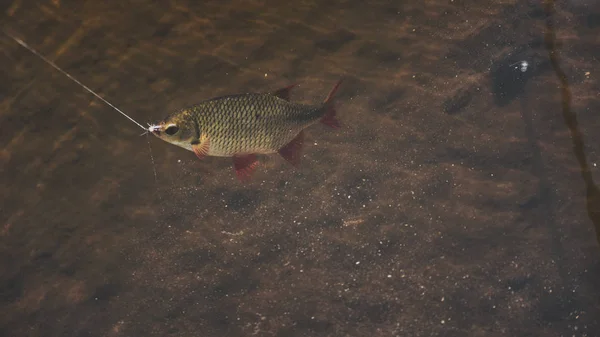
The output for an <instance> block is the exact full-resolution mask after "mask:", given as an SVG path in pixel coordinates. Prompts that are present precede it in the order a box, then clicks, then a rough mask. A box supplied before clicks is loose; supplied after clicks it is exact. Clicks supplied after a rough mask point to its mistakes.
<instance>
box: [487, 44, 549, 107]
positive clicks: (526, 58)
mask: <svg viewBox="0 0 600 337" xmlns="http://www.w3.org/2000/svg"><path fill="white" fill-rule="evenodd" d="M540 44H541V41H532V42H531V43H529V44H527V45H523V46H521V47H520V48H518V49H517V51H516V52H513V53H511V54H510V55H507V56H506V57H504V58H503V59H501V60H499V61H497V62H495V63H494V64H493V65H492V69H491V80H492V93H493V94H494V102H495V103H496V104H497V105H498V106H505V105H507V104H509V103H510V102H512V100H514V99H515V98H517V97H519V96H520V95H521V94H522V93H523V90H524V89H525V85H526V84H527V82H528V81H529V80H530V79H532V78H534V77H535V76H538V75H539V74H541V73H542V72H543V71H545V70H548V69H549V64H548V60H547V59H546V58H545V57H542V55H539V54H538V53H536V49H537V47H538V46H539V45H540ZM524 62H525V63H524Z"/></svg>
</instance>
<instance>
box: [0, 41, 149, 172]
mask: <svg viewBox="0 0 600 337" xmlns="http://www.w3.org/2000/svg"><path fill="white" fill-rule="evenodd" d="M2 32H3V33H4V34H6V36H8V37H10V38H11V39H13V40H15V42H17V43H18V44H20V45H21V46H22V47H24V48H25V49H27V50H29V51H30V52H32V53H33V54H34V55H36V56H38V57H39V58H41V59H42V60H43V61H44V62H46V63H48V64H49V65H51V66H52V67H53V68H54V69H56V70H58V71H60V72H61V73H63V74H64V75H65V76H67V77H68V78H70V79H71V80H73V82H75V83H77V84H79V85H80V86H81V87H83V88H84V89H85V90H87V91H88V92H90V93H91V94H92V95H94V96H96V97H97V98H98V99H100V100H101V101H102V102H104V103H106V104H107V105H108V106H110V107H111V108H113V109H115V110H116V111H117V112H119V113H120V114H121V115H123V116H125V117H126V118H127V119H129V120H130V121H132V122H133V123H135V124H136V125H137V126H139V127H140V128H142V129H143V130H144V133H143V134H142V135H144V134H145V135H148V133H149V131H152V128H153V126H151V125H150V126H148V127H147V128H146V127H144V126H142V124H140V123H138V122H137V121H135V120H134V119H133V118H131V117H129V116H128V115H127V114H126V113H124V112H123V111H121V110H120V109H119V108H117V107H116V106H114V105H112V104H111V103H110V102H109V101H107V100H105V99H104V98H102V96H100V95H98V94H97V93H95V92H94V91H93V90H92V89H90V88H88V87H87V86H86V85H85V84H83V83H81V82H79V81H78V80H77V79H76V78H75V77H73V76H71V75H70V74H69V73H67V72H66V71H64V70H62V69H61V68H60V67H59V66H57V65H56V64H54V62H52V61H50V60H49V59H47V58H46V57H45V56H44V55H42V54H40V53H38V51H37V50H35V49H33V48H32V47H30V46H29V45H28V44H27V43H25V42H24V41H23V40H21V39H19V38H18V37H16V36H14V35H12V34H10V33H8V32H7V31H5V30H2ZM146 139H147V141H148V148H149V149H150V159H151V160H152V169H153V171H154V180H155V182H156V183H158V175H157V174H156V164H155V162H154V155H153V154H152V146H150V138H149V137H148V136H147V137H146Z"/></svg>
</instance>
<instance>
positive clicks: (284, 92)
mask: <svg viewBox="0 0 600 337" xmlns="http://www.w3.org/2000/svg"><path fill="white" fill-rule="evenodd" d="M296 84H297V83H294V84H292V85H288V86H287V87H285V88H281V89H279V90H277V91H275V92H272V93H271V95H273V96H275V97H279V98H281V99H284V100H286V101H289V100H290V92H291V91H292V88H293V87H295V86H296Z"/></svg>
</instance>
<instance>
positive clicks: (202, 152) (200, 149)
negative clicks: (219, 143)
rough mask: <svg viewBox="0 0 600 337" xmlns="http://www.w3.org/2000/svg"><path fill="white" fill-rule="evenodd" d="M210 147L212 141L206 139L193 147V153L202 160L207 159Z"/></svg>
mask: <svg viewBox="0 0 600 337" xmlns="http://www.w3.org/2000/svg"><path fill="white" fill-rule="evenodd" d="M209 147H210V141H209V139H208V138H204V139H201V140H200V143H198V144H194V145H192V151H194V153H195V154H196V157H198V158H199V159H202V158H204V157H206V155H207V154H208V149H209Z"/></svg>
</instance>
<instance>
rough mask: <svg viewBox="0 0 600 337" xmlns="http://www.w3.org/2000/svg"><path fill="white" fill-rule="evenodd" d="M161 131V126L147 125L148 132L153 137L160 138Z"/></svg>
mask: <svg viewBox="0 0 600 337" xmlns="http://www.w3.org/2000/svg"><path fill="white" fill-rule="evenodd" d="M162 130H163V126H162V125H156V124H148V132H150V133H152V134H153V135H155V136H160V133H161V132H162Z"/></svg>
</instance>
